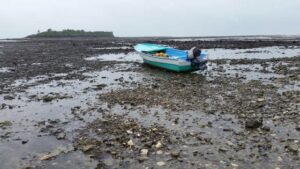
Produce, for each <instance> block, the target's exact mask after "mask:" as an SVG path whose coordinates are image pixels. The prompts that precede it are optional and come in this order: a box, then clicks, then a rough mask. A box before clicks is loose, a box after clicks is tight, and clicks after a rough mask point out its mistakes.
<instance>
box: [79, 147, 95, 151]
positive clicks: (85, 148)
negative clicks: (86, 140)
mask: <svg viewBox="0 0 300 169" xmlns="http://www.w3.org/2000/svg"><path fill="white" fill-rule="evenodd" d="M94 147H95V145H85V146H83V147H82V149H81V150H82V151H83V152H87V151H90V150H92V149H93V148H94Z"/></svg>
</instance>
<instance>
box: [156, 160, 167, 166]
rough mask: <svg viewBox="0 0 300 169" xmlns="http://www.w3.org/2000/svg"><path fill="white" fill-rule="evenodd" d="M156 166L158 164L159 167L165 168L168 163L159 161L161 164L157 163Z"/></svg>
mask: <svg viewBox="0 0 300 169" xmlns="http://www.w3.org/2000/svg"><path fill="white" fill-rule="evenodd" d="M156 164H157V165H158V166H164V165H166V163H165V162H163V161H159V162H157V163H156Z"/></svg>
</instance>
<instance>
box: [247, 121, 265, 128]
mask: <svg viewBox="0 0 300 169" xmlns="http://www.w3.org/2000/svg"><path fill="white" fill-rule="evenodd" d="M262 125H263V122H262V120H256V119H248V120H247V121H246V123H245V127H246V128H248V129H257V128H259V127H261V126H262Z"/></svg>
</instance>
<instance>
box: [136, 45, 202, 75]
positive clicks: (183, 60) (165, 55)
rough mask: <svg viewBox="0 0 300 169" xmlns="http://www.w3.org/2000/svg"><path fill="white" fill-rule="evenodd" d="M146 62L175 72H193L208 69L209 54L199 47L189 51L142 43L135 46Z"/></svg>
mask: <svg viewBox="0 0 300 169" xmlns="http://www.w3.org/2000/svg"><path fill="white" fill-rule="evenodd" d="M134 49H135V51H136V52H137V53H139V54H140V55H141V57H142V58H143V61H144V63H146V64H148V65H151V66H155V67H159V68H163V69H167V70H170V71H175V72H193V71H197V70H205V69H207V55H206V54H204V53H203V52H201V50H199V49H197V48H195V47H194V48H192V49H191V50H189V51H185V50H179V49H175V48H172V47H169V46H166V45H158V44H150V43H142V44H137V45H136V46H134Z"/></svg>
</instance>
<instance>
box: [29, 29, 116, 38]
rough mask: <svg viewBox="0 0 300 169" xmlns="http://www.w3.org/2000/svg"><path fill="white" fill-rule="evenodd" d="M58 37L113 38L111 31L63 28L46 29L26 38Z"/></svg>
mask: <svg viewBox="0 0 300 169" xmlns="http://www.w3.org/2000/svg"><path fill="white" fill-rule="evenodd" d="M59 37H102V38H113V37H114V34H113V32H104V31H95V32H86V31H84V30H72V29H65V30H63V31H55V30H52V29H48V30H47V31H45V32H38V33H37V34H33V35H29V36H28V38H59Z"/></svg>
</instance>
